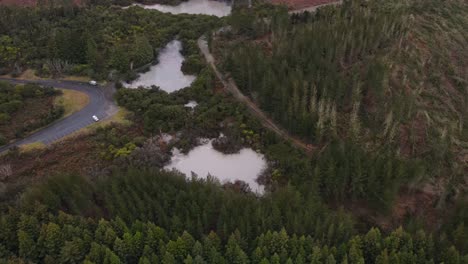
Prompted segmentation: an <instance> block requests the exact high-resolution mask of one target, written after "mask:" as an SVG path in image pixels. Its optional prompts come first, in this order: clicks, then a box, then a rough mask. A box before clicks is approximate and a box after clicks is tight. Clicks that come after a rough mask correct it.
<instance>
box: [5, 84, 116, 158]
mask: <svg viewBox="0 0 468 264" xmlns="http://www.w3.org/2000/svg"><path fill="white" fill-rule="evenodd" d="M0 81H7V82H10V83H13V84H24V83H37V84H39V85H42V86H49V87H50V86H51V87H55V88H61V89H70V90H76V91H80V92H83V93H85V94H87V95H88V96H89V103H88V104H87V105H86V106H85V107H84V108H83V109H81V110H80V111H78V112H75V113H73V114H71V115H69V116H67V117H65V118H63V119H59V120H57V121H55V122H53V123H52V124H50V125H48V126H46V127H45V128H43V129H41V130H39V131H36V132H35V133H33V134H31V135H29V136H27V137H26V138H24V139H20V140H18V141H15V142H13V143H10V144H8V145H4V146H2V147H0V152H3V151H6V150H8V149H10V148H11V147H14V146H21V145H25V144H30V143H35V142H42V143H44V144H46V145H49V144H51V143H53V142H55V141H57V140H59V139H61V138H63V137H65V136H68V135H70V134H72V133H73V132H76V131H78V130H80V129H82V128H84V127H87V126H88V125H90V124H92V123H94V120H93V118H92V116H93V115H96V116H97V117H98V118H99V119H100V120H104V119H106V118H109V117H111V116H113V115H114V114H115V113H117V110H118V108H117V106H116V105H115V103H114V101H113V99H112V97H113V93H114V91H115V90H114V88H113V86H112V85H108V86H92V85H90V84H88V83H85V82H77V81H62V80H19V79H10V78H0Z"/></svg>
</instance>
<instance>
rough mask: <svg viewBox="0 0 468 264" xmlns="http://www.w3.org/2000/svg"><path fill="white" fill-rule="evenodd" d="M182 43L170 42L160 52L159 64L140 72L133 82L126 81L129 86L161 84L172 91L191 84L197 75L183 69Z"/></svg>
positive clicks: (126, 85) (161, 86)
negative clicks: (188, 73)
mask: <svg viewBox="0 0 468 264" xmlns="http://www.w3.org/2000/svg"><path fill="white" fill-rule="evenodd" d="M181 49H182V43H181V42H180V41H178V40H173V41H171V42H169V43H168V44H167V45H166V47H165V48H164V49H162V50H161V51H160V52H159V56H158V64H156V65H153V66H151V67H150V70H149V71H147V72H145V73H142V74H140V76H139V77H138V78H137V79H136V80H134V81H133V82H131V83H124V86H125V87H127V88H138V87H140V86H143V87H148V88H149V87H151V86H152V85H156V86H159V88H161V89H162V90H164V91H166V92H168V93H171V92H174V91H177V90H180V89H182V88H185V87H188V86H190V84H192V82H193V81H194V80H195V78H196V76H193V75H185V74H184V73H183V72H182V70H181V67H182V62H183V61H184V57H183V56H182V54H181V53H180V50H181Z"/></svg>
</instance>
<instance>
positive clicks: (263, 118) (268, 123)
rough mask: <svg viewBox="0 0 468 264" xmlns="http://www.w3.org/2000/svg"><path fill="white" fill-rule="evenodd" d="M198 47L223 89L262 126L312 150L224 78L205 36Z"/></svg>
mask: <svg viewBox="0 0 468 264" xmlns="http://www.w3.org/2000/svg"><path fill="white" fill-rule="evenodd" d="M198 47H199V49H200V51H201V52H202V53H203V55H204V56H205V60H206V62H207V63H208V64H209V65H210V67H211V68H212V69H213V71H214V73H215V74H216V77H217V78H218V79H219V80H220V81H221V83H222V84H223V87H224V89H225V90H227V91H228V92H229V93H231V94H232V95H233V96H234V98H236V99H237V100H238V101H239V102H241V103H243V104H244V105H245V106H247V109H248V110H249V111H250V113H251V114H252V115H253V116H255V117H256V118H257V119H258V120H260V122H261V123H262V125H263V126H264V127H266V128H267V129H269V130H271V131H273V132H274V133H276V134H277V135H278V136H280V137H281V138H283V139H285V140H286V141H289V142H291V143H292V144H293V146H295V147H296V148H298V149H301V150H304V151H305V152H307V153H310V152H312V151H313V150H314V147H313V146H312V145H310V144H307V143H305V142H303V141H301V140H300V139H298V138H295V137H293V136H292V135H290V134H289V133H288V132H287V131H286V130H285V129H283V128H281V127H280V126H279V125H277V124H276V123H275V122H274V121H273V120H272V119H271V118H269V117H268V116H267V115H266V114H265V113H264V112H263V111H262V110H260V108H259V107H258V106H257V105H256V104H255V103H253V102H252V100H250V98H248V97H247V96H245V95H244V94H243V93H242V92H241V91H240V90H239V88H238V87H237V85H236V83H235V82H234V80H233V79H232V78H230V77H229V78H226V77H225V76H224V75H223V74H221V72H220V71H219V70H218V68H217V67H216V64H215V59H214V57H213V55H212V54H211V52H210V50H209V47H208V42H207V41H206V38H205V36H202V37H200V38H199V39H198Z"/></svg>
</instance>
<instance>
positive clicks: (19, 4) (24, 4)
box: [0, 0, 83, 6]
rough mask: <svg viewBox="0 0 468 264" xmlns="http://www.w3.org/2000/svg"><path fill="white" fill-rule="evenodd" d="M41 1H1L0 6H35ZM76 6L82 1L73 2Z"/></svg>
mask: <svg viewBox="0 0 468 264" xmlns="http://www.w3.org/2000/svg"><path fill="white" fill-rule="evenodd" d="M38 2H39V0H0V5H17V6H35V5H37V3H38ZM73 2H74V3H75V4H76V5H80V4H81V3H82V2H83V1H82V0H73Z"/></svg>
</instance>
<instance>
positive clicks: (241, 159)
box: [165, 141, 266, 194]
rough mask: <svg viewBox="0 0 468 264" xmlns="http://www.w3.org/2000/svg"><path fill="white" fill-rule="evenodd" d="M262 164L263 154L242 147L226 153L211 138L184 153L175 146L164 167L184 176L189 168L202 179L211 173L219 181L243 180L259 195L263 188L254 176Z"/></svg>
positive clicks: (261, 168) (264, 165)
mask: <svg viewBox="0 0 468 264" xmlns="http://www.w3.org/2000/svg"><path fill="white" fill-rule="evenodd" d="M265 167H266V161H265V158H264V157H263V155H261V154H259V153H257V152H255V151H253V150H252V149H249V148H244V149H242V150H241V151H240V152H239V153H236V154H228V155H226V154H223V153H221V152H219V151H217V150H215V149H214V148H213V146H212V145H211V141H208V142H207V143H205V144H203V145H200V146H198V147H196V148H194V149H192V150H191V151H190V152H189V153H187V155H184V154H181V153H180V152H179V151H178V150H177V149H174V150H173V156H172V158H171V162H170V163H169V165H167V166H166V167H165V168H166V169H169V170H171V169H177V170H178V171H180V172H182V173H184V174H185V175H186V176H187V177H190V176H191V172H192V171H193V172H194V173H196V174H197V175H198V176H199V177H203V178H206V177H207V175H208V174H210V175H211V176H214V177H216V178H218V179H219V181H220V182H221V183H225V182H234V181H236V180H242V181H244V182H246V183H248V184H249V186H250V189H251V190H252V191H253V192H255V193H258V194H262V193H263V192H264V188H263V186H262V185H259V184H258V183H257V182H256V179H257V177H258V175H259V174H260V173H261V172H262V171H263V169H264V168H265Z"/></svg>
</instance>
